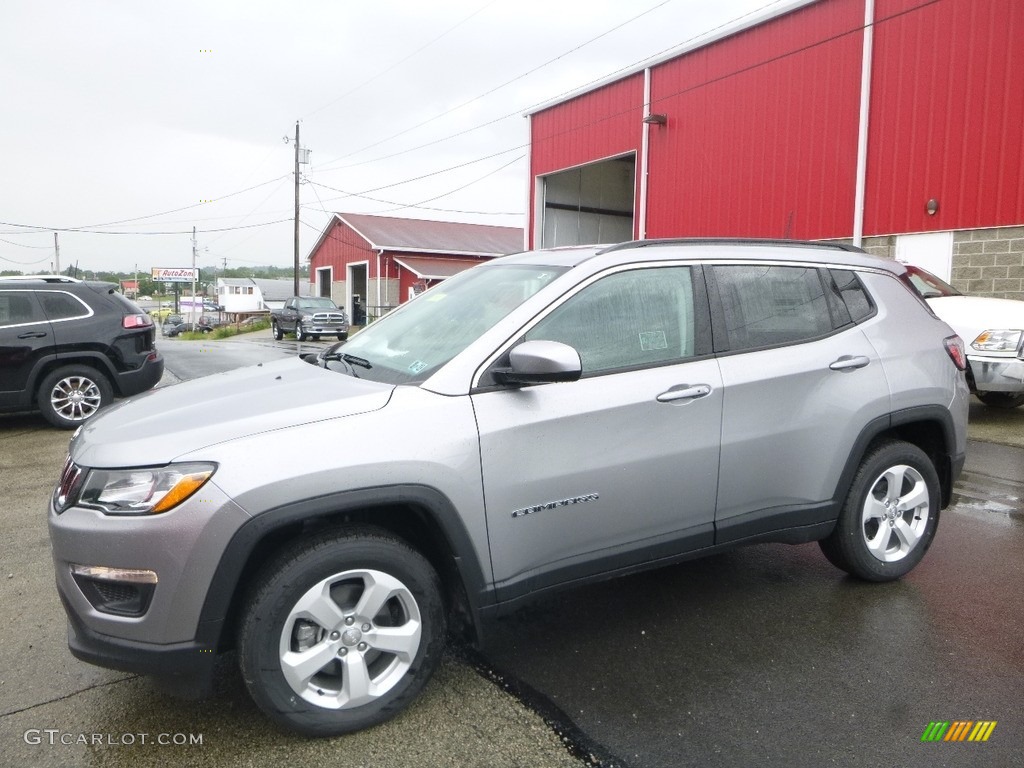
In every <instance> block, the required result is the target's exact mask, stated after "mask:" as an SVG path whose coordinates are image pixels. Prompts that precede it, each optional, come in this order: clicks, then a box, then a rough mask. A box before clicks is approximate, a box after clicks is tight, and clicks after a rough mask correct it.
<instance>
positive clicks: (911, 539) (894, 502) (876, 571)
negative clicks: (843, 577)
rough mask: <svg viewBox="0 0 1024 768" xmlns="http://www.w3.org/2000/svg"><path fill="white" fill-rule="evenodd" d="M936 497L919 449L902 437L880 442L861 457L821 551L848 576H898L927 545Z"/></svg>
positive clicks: (931, 472) (933, 477) (934, 480)
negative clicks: (833, 527)
mask: <svg viewBox="0 0 1024 768" xmlns="http://www.w3.org/2000/svg"><path fill="white" fill-rule="evenodd" d="M940 498H941V493H940V489H939V478H938V474H937V473H936V471H935V467H934V465H933V464H932V462H931V459H929V458H928V456H927V455H926V454H925V453H924V451H922V450H921V449H920V448H918V447H917V446H915V445H911V444H910V443H905V442H902V441H896V440H890V441H885V442H882V443H879V444H878V445H877V446H875V447H874V448H873V449H872V450H871V451H869V453H868V454H867V455H866V456H865V457H864V460H863V461H862V462H861V465H860V468H859V469H858V470H857V474H856V476H855V477H854V480H853V484H852V485H851V486H850V492H849V494H848V495H847V498H846V502H845V504H844V505H843V509H842V511H841V512H840V514H839V520H838V522H837V523H836V527H835V530H834V531H833V532H832V534H831V535H830V536H829V537H828V538H827V539H825V540H823V541H821V542H819V544H820V545H821V550H822V552H824V553H825V556H826V557H827V558H828V559H829V561H830V562H831V563H832V564H833V565H835V566H837V567H839V568H841V569H842V570H844V571H846V572H847V573H849V574H850V575H851V576H856V577H858V578H861V579H865V580H867V581H891V580H893V579H898V578H899V577H901V576H903V575H904V574H906V573H909V572H910V571H911V570H912V569H913V568H914V566H916V565H917V564H918V563H919V562H920V561H921V558H922V557H924V553H925V552H926V551H927V550H928V547H929V546H930V545H931V543H932V539H933V538H934V537H935V530H936V528H937V527H938V523H939V504H940Z"/></svg>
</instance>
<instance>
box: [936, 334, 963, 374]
mask: <svg viewBox="0 0 1024 768" xmlns="http://www.w3.org/2000/svg"><path fill="white" fill-rule="evenodd" d="M942 343H943V344H944V345H945V347H946V353H947V354H948V355H949V359H950V360H952V361H953V365H955V366H956V367H957V368H959V369H960V370H961V371H966V370H967V352H966V351H965V350H964V340H963V339H961V338H960V337H959V336H948V337H947V338H945V339H943V340H942Z"/></svg>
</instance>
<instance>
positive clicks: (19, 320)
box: [0, 291, 46, 326]
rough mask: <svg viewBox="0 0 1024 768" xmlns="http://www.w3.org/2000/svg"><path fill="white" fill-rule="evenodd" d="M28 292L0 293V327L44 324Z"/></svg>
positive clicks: (40, 313)
mask: <svg viewBox="0 0 1024 768" xmlns="http://www.w3.org/2000/svg"><path fill="white" fill-rule="evenodd" d="M45 320H46V318H45V317H43V313H42V311H41V310H40V308H39V305H38V304H37V303H36V300H35V297H34V296H33V295H32V293H31V292H29V291H0V326H4V325H26V324H28V323H39V322H45Z"/></svg>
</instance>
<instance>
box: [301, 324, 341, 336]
mask: <svg viewBox="0 0 1024 768" xmlns="http://www.w3.org/2000/svg"><path fill="white" fill-rule="evenodd" d="M302 332H303V333H305V334H307V335H312V334H316V335H318V336H342V335H344V334H346V333H348V323H315V322H312V321H309V320H303V321H302Z"/></svg>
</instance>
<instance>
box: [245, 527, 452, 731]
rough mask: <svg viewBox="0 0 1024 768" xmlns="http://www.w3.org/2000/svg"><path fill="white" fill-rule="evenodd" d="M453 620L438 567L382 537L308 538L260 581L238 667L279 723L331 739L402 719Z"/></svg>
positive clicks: (248, 610)
mask: <svg viewBox="0 0 1024 768" xmlns="http://www.w3.org/2000/svg"><path fill="white" fill-rule="evenodd" d="M444 637H445V617H444V610H443V603H442V599H441V586H440V582H439V580H438V577H437V574H436V573H435V571H434V569H433V568H432V567H431V566H430V563H428V562H427V560H426V559H425V558H424V557H423V556H422V555H421V554H419V553H418V552H416V551H415V550H414V549H412V548H411V547H409V546H408V545H407V544H405V543H403V542H401V541H399V540H397V539H394V538H392V537H390V536H389V535H387V534H386V533H385V532H383V531H378V530H376V529H367V528H360V529H353V530H348V531H344V530H342V531H338V532H336V533H335V534H334V535H330V536H326V537H325V536H323V535H320V536H318V537H317V539H316V540H307V541H300V542H298V543H296V544H295V545H292V546H291V547H289V548H288V549H287V550H285V551H284V552H283V553H282V554H281V555H280V556H279V557H277V558H276V559H275V560H274V561H273V562H272V563H271V564H270V565H269V566H268V567H267V568H266V569H265V570H264V572H263V574H262V575H261V576H260V577H259V579H258V580H257V581H256V586H255V587H254V589H253V591H252V593H251V594H250V596H249V598H248V601H247V603H246V606H245V609H244V614H243V620H242V624H241V630H240V636H239V653H238V655H239V665H240V667H241V670H242V676H243V678H244V679H245V684H246V686H247V687H248V689H249V693H250V695H251V696H252V697H253V699H254V700H255V702H256V703H257V705H258V706H259V707H260V708H261V709H262V710H263V711H264V712H265V713H266V714H267V715H268V716H269V717H271V718H272V719H273V720H275V721H276V722H277V723H279V724H280V725H282V726H284V727H286V728H288V729H290V730H293V731H297V732H299V733H304V734H307V735H310V736H335V735H338V734H343V733H348V732H351V731H355V730H359V729H361V728H366V727H369V726H371V725H376V724H377V723H380V722H383V721H384V720H387V719H388V718H390V717H393V716H394V715H396V714H398V713H399V712H400V711H401V710H402V709H404V708H405V707H406V706H407V705H408V704H409V703H410V702H411V701H412V700H413V699H414V698H415V697H416V695H417V694H418V693H419V692H420V690H421V689H422V688H423V686H424V685H425V684H426V682H427V680H428V679H429V678H430V675H431V674H432V673H433V671H434V669H435V668H436V666H437V664H438V661H439V660H440V657H441V653H442V651H443V646H444Z"/></svg>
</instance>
